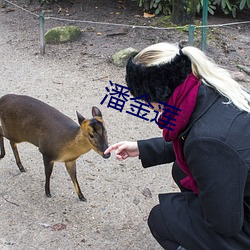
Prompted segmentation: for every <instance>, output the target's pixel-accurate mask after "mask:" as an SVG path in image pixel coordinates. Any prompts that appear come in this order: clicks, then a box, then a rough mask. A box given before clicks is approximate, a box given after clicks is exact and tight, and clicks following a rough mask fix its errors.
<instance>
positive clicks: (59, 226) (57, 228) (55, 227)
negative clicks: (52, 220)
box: [51, 223, 66, 231]
mask: <svg viewBox="0 0 250 250" xmlns="http://www.w3.org/2000/svg"><path fill="white" fill-rule="evenodd" d="M51 229H52V230H53V231H61V230H64V229H66V225H65V224H63V223H58V224H54V225H53V226H51Z"/></svg>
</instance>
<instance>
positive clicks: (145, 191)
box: [142, 188, 152, 198]
mask: <svg viewBox="0 0 250 250" xmlns="http://www.w3.org/2000/svg"><path fill="white" fill-rule="evenodd" d="M142 194H143V195H144V196H145V197H147V198H152V193H151V191H150V189H149V188H144V189H143V191H142Z"/></svg>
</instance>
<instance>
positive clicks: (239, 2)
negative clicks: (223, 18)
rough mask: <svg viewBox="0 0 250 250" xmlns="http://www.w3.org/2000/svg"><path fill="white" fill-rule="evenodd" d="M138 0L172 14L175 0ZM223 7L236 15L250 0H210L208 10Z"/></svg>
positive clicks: (45, 0) (49, 1)
mask: <svg viewBox="0 0 250 250" xmlns="http://www.w3.org/2000/svg"><path fill="white" fill-rule="evenodd" d="M38 1H39V2H40V3H41V4H52V3H56V2H60V0H38ZM131 1H136V2H137V4H138V5H139V7H142V8H144V9H145V11H150V12H153V13H154V14H156V15H158V14H160V13H162V14H164V15H171V10H172V1H174V0H131ZM187 1H192V0H187ZM202 6H203V0H199V2H198V5H197V13H200V12H201V10H202ZM218 8H219V9H221V10H222V11H223V13H224V14H231V15H232V16H233V17H236V14H237V11H241V10H243V9H245V8H248V9H250V0H208V11H209V13H210V14H211V15H214V14H215V12H216V10H217V9H218Z"/></svg>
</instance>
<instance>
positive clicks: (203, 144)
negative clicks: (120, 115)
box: [138, 84, 250, 250]
mask: <svg viewBox="0 0 250 250" xmlns="http://www.w3.org/2000/svg"><path fill="white" fill-rule="evenodd" d="M223 102H227V100H226V99H225V98H224V97H222V96H221V95H220V94H218V93H217V92H216V91H214V90H213V89H212V88H209V87H207V86H205V85H203V84H202V85H201V87H200V89H199V92H198V97H197V103H196V107H195V110H194V112H193V114H192V116H191V119H190V122H189V125H188V126H187V128H186V129H185V131H183V132H182V133H181V134H180V136H179V139H180V140H182V142H183V150H184V155H185V158H186V160H187V163H188V166H189V168H190V170H191V172H192V175H193V177H194V179H195V181H196V182H197V185H198V188H199V194H198V196H196V195H194V194H193V193H192V192H187V193H185V194H183V193H182V194H180V193H179V194H164V195H160V204H161V207H162V211H163V213H166V217H167V218H168V217H169V214H167V213H170V212H171V211H169V207H170V206H173V205H174V206H175V210H178V209H179V210H178V211H180V214H178V211H177V212H174V211H173V214H172V216H174V215H175V216H176V220H172V221H173V223H177V224H178V223H179V224H180V225H181V226H182V227H183V226H184V227H188V228H189V230H190V234H192V233H193V237H195V236H196V237H198V238H200V242H202V244H201V245H199V244H198V243H197V244H192V242H194V241H195V240H194V239H192V242H189V244H186V245H185V244H184V243H185V242H184V243H183V244H181V245H182V246H184V247H187V248H188V247H189V248H190V249H193V250H194V249H199V247H202V248H200V249H218V250H220V249H234V250H238V249H250V226H249V224H250V219H249V218H250V173H249V167H250V114H249V113H247V112H242V111H240V110H239V109H237V108H236V107H235V106H234V105H233V104H223ZM138 145H139V150H140V158H141V161H142V165H143V166H144V167H149V166H154V165H158V164H163V163H170V162H173V161H175V155H174V151H173V147H172V144H171V143H167V142H165V141H164V140H163V139H162V138H155V139H151V140H145V141H139V142H138ZM178 195H179V197H177V196H178ZM180 197H181V198H180ZM177 200H178V201H179V203H180V204H179V205H178V202H177ZM183 203H185V204H183ZM178 206H179V207H178ZM181 207H182V208H183V209H181ZM185 209H186V210H185ZM184 210H185V211H186V213H187V214H188V218H186V217H185V214H183V215H182V212H183V211H184ZM182 216H183V218H182ZM186 216H187V215H186ZM181 218H182V221H179V220H180V219H181ZM183 220H184V221H185V222H186V224H185V222H184V221H183ZM167 223H170V222H169V221H167ZM183 223H184V224H183ZM179 230H180V229H179V228H178V227H177V226H176V225H175V226H173V233H175V235H179V237H181V238H182V239H183V241H187V240H189V241H190V237H191V235H189V238H188V237H187V239H186V240H185V236H183V234H181V233H180V231H179ZM197 242H199V241H198V240H197ZM180 243H181V242H180ZM189 248H188V249H189Z"/></svg>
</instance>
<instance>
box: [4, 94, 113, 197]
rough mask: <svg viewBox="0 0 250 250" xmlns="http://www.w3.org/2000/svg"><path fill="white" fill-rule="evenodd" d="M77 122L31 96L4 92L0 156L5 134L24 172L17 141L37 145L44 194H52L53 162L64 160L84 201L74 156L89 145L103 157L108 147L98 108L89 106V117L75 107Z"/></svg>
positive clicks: (77, 156) (83, 152) (76, 156)
mask: <svg viewBox="0 0 250 250" xmlns="http://www.w3.org/2000/svg"><path fill="white" fill-rule="evenodd" d="M76 114H77V119H78V123H79V124H77V123H76V122H74V121H73V120H72V119H71V118H70V117H68V116H66V115H64V114H63V113H61V112H60V111H59V110H57V109H55V108H54V107H52V106H50V105H49V104H46V103H45V102H42V101H40V100H38V99H35V98H33V97H31V96H26V95H16V94H7V95H4V96H2V97H1V98H0V150H1V153H0V159H2V158H3V157H4V156H5V148H4V138H6V139H8V140H9V142H10V145H11V148H12V151H13V153H14V157H15V160H16V164H17V166H18V168H19V170H20V171H21V172H25V171H26V170H25V168H24V167H23V165H22V163H21V160H20V157H19V153H18V150H17V144H18V143H21V142H28V143H31V144H33V145H35V146H36V147H38V149H39V151H40V153H41V154H42V157H43V164H44V168H45V194H46V196H47V197H51V192H50V177H51V174H52V170H53V166H54V162H64V164H65V167H66V169H67V172H68V173H69V175H70V178H71V180H72V182H73V184H74V188H75V190H76V193H77V195H78V197H79V199H80V200H81V201H86V198H85V197H84V195H83V194H82V191H81V189H80V186H79V183H78V180H77V175H76V160H77V159H78V158H79V157H80V156H81V155H83V154H85V153H87V152H89V151H90V150H91V149H93V150H94V151H96V152H97V153H98V154H99V155H101V156H102V157H103V158H104V159H107V158H109V157H110V153H108V154H104V151H105V150H106V149H107V148H108V137H107V130H106V128H105V124H104V121H103V117H102V113H101V111H100V110H99V109H98V108H97V107H96V106H93V107H92V118H91V119H87V118H85V117H83V116H82V115H81V114H80V113H79V112H78V111H76Z"/></svg>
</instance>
